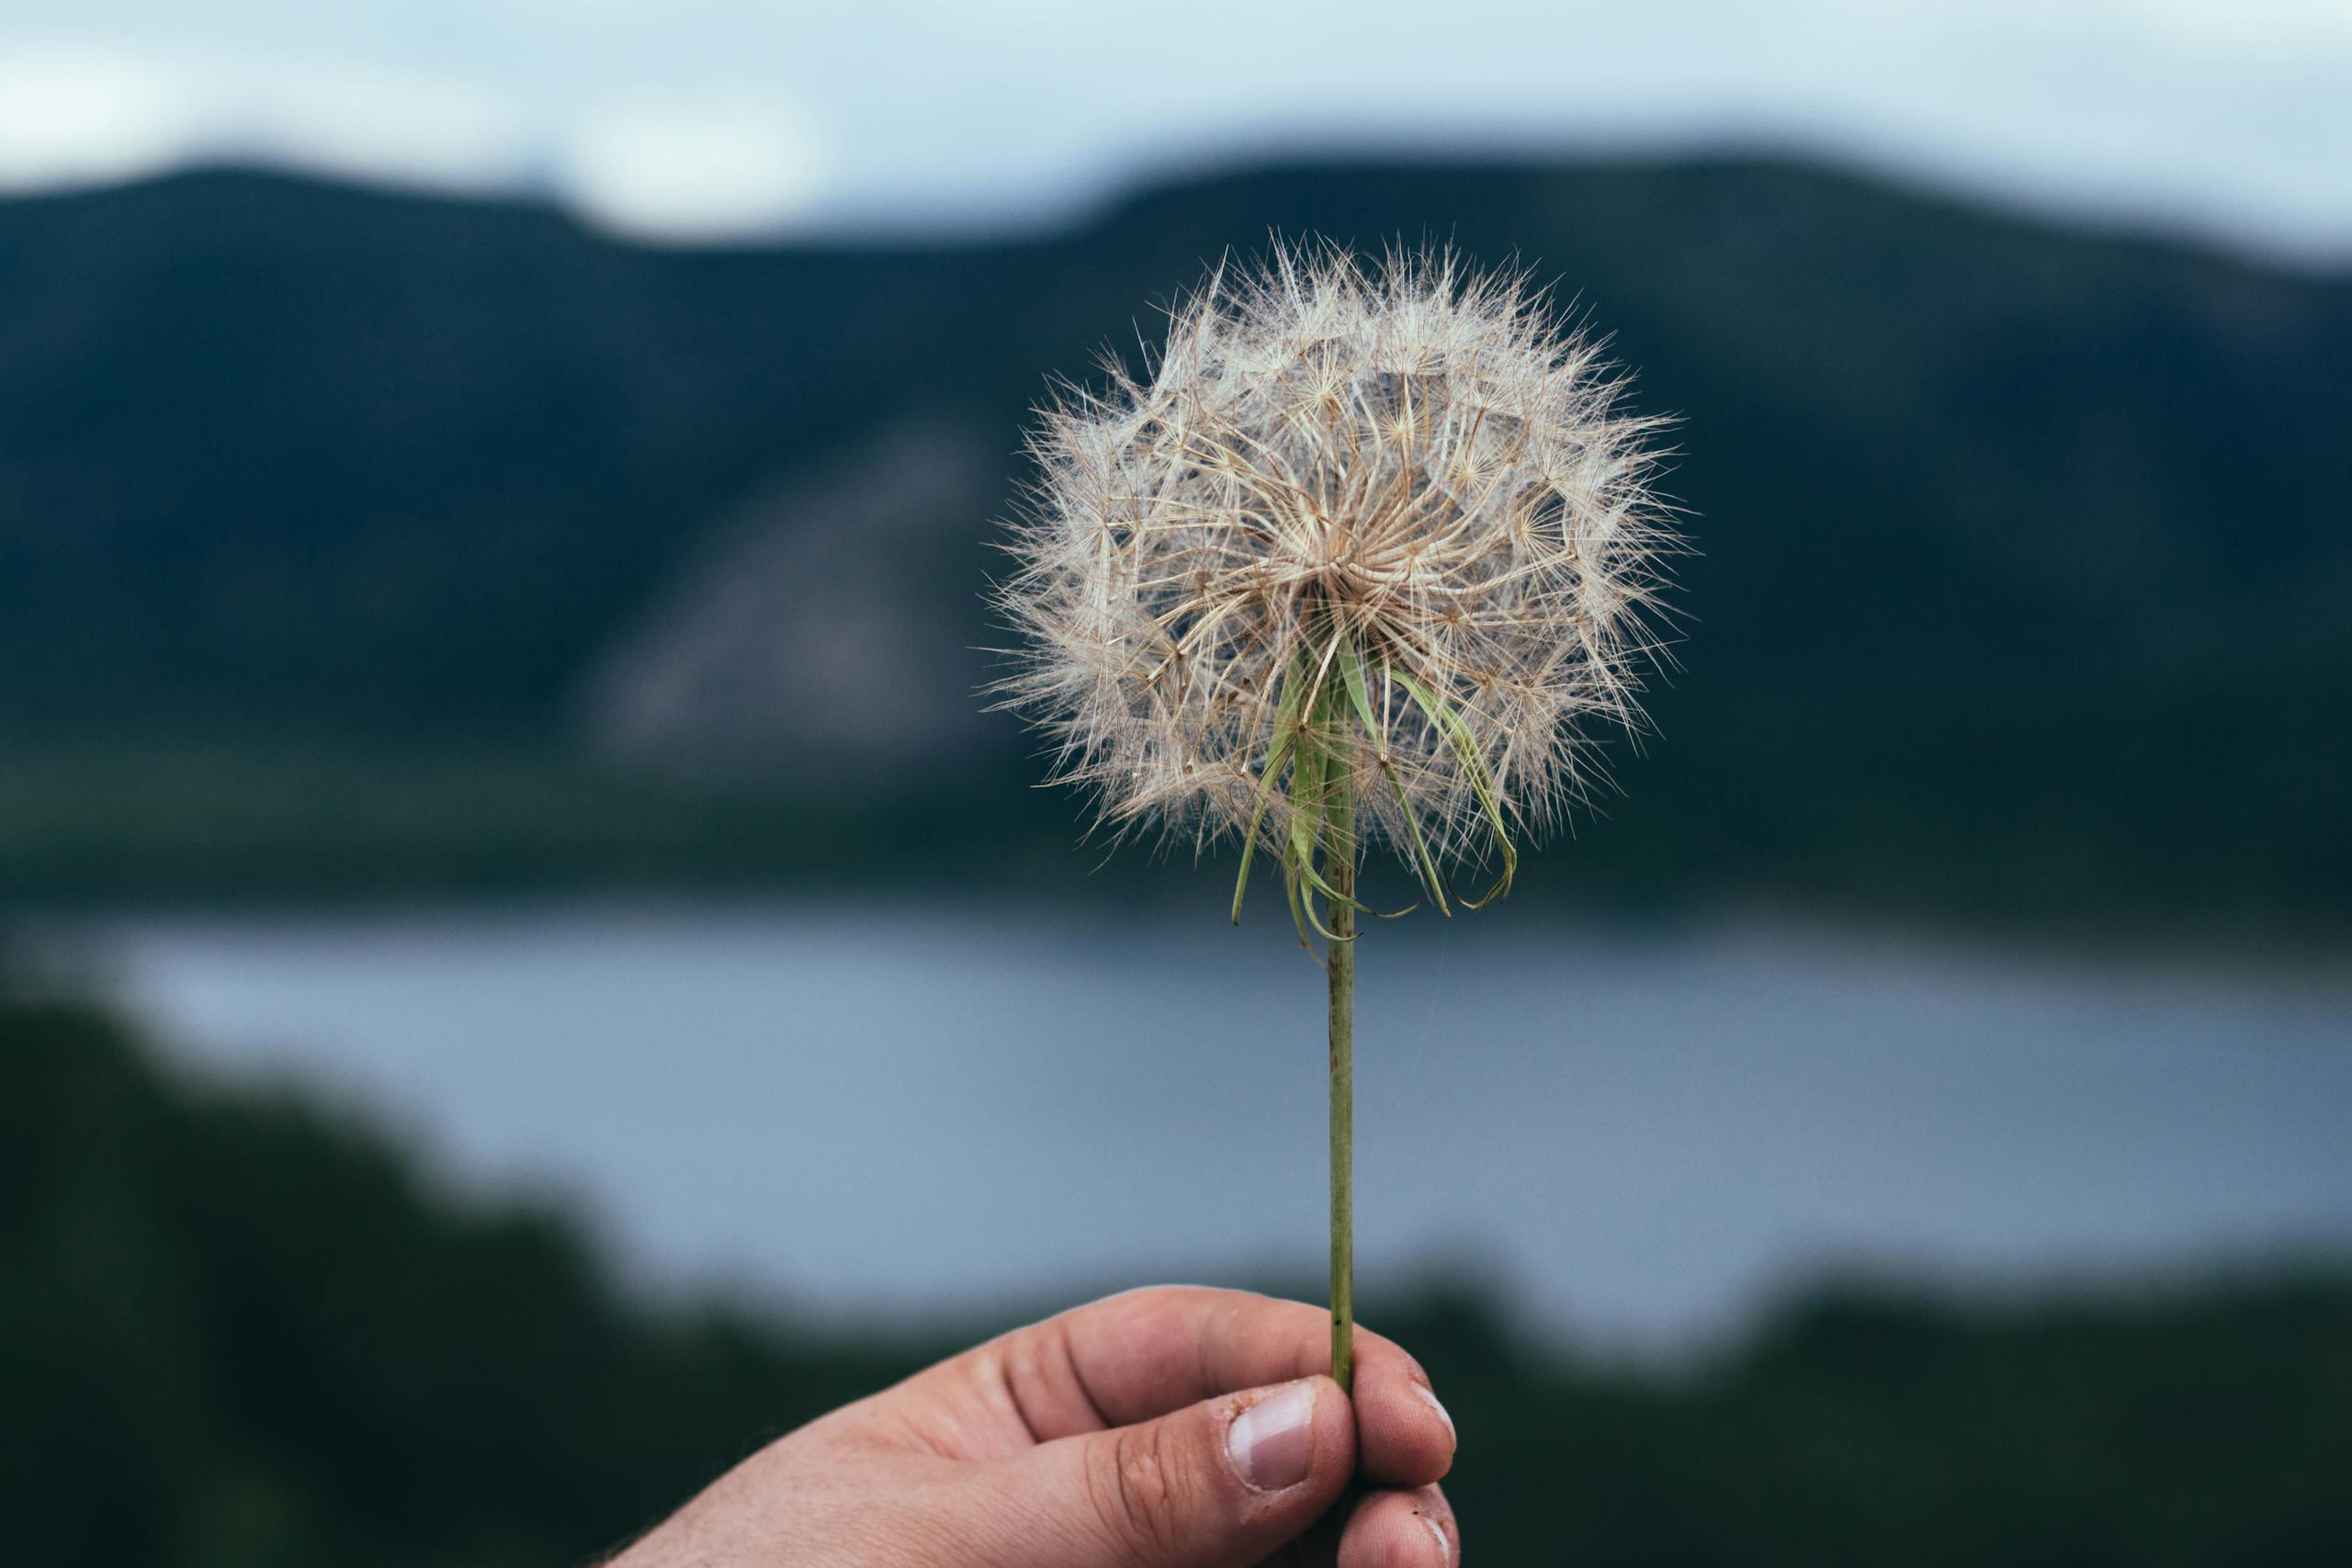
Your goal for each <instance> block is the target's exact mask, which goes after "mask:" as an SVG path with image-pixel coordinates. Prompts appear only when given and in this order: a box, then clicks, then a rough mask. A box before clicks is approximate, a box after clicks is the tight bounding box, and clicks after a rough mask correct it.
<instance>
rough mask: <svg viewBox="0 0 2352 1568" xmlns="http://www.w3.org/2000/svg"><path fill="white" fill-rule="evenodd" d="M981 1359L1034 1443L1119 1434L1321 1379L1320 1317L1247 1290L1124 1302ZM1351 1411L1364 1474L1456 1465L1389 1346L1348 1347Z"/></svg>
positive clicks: (1101, 1306) (1021, 1333) (1028, 1334)
mask: <svg viewBox="0 0 2352 1568" xmlns="http://www.w3.org/2000/svg"><path fill="white" fill-rule="evenodd" d="M991 1349H992V1350H995V1351H997V1352H998V1359H997V1363H996V1364H997V1365H998V1366H999V1367H1000V1368H1001V1371H1002V1372H1003V1375H1004V1376H1005V1377H1006V1378H1007V1380H1008V1383H1009V1386H1010V1387H1011V1388H1012V1391H1013V1401H1012V1402H1013V1404H1015V1405H1017V1406H1018V1407H1019V1408H1020V1410H1021V1411H1022V1412H1023V1415H1024V1416H1025V1417H1026V1418H1027V1420H1028V1423H1029V1427H1030V1429H1031V1431H1032V1432H1033V1433H1034V1434H1035V1437H1036V1438H1037V1439H1038V1440H1039V1441H1050V1440H1051V1439H1053V1438H1058V1437H1066V1436H1069V1435H1071V1434H1073V1433H1079V1432H1088V1431H1098V1430H1101V1429H1103V1428H1104V1427H1122V1426H1127V1425H1130V1424H1132V1423H1135V1422H1137V1421H1146V1420H1149V1419H1151V1418H1152V1417H1153V1416H1159V1415H1163V1414H1165V1413H1166V1412H1168V1411H1170V1410H1174V1409H1177V1408H1179V1407H1181V1406H1182V1405H1185V1404H1192V1403H1194V1402H1197V1401H1200V1400H1204V1399H1210V1398H1214V1397H1215V1396H1216V1395H1217V1394H1220V1393H1230V1392H1231V1391H1233V1390H1236V1389H1245V1388H1261V1387H1264V1386H1266V1385H1268V1384H1270V1383H1275V1382H1283V1381H1285V1380H1288V1379H1292V1378H1299V1377H1306V1376H1309V1375H1311V1374H1314V1373H1317V1372H1323V1371H1329V1368H1330V1365H1331V1332H1330V1318H1329V1314H1326V1313H1325V1312H1324V1310H1323V1309H1322V1308H1320V1307H1313V1306H1308V1305H1306V1304H1305V1303H1301V1302H1284V1301H1276V1300H1274V1299H1273V1298H1272V1297H1269V1296H1261V1295H1253V1294H1251V1293H1250V1292H1245V1291H1216V1290H1209V1289H1205V1288H1203V1287H1199V1286H1163V1287H1159V1288H1158V1289H1153V1290H1144V1291H1130V1292H1126V1293H1125V1294H1124V1295H1117V1296H1112V1297H1109V1298H1107V1299H1106V1300H1103V1301H1099V1302H1096V1303H1092V1304H1091V1305H1089V1306H1082V1307H1079V1308H1077V1309H1076V1310H1074V1311H1071V1312H1067V1313H1064V1314H1061V1315H1060V1316H1058V1317H1053V1318H1048V1319H1046V1321H1045V1322H1044V1323H1041V1324H1037V1325H1034V1326H1032V1327H1030V1328H1025V1329H1021V1330H1018V1331H1016V1332H1015V1333H1013V1334H1012V1335H1008V1336H1007V1337H1005V1338H1004V1339H1003V1340H1001V1341H998V1342H997V1343H996V1344H995V1345H994V1346H990V1347H983V1351H988V1350H991ZM1355 1356H1356V1373H1355V1388H1354V1404H1355V1414H1356V1427H1357V1434H1358V1437H1359V1439H1360V1444H1361V1448H1362V1463H1363V1468H1364V1471H1365V1472H1366V1473H1367V1474H1368V1475H1370V1476H1372V1477H1373V1478H1374V1479H1375V1480H1379V1481H1385V1482H1389V1483H1397V1484H1403V1485H1421V1484H1424V1483H1429V1482H1433V1481H1437V1480H1439V1479H1441V1478H1442V1477H1443V1476H1444V1474H1445V1472H1446V1471H1447V1469H1448V1468H1449V1467H1450V1466H1451V1465H1452V1464H1453V1446H1454V1435H1453V1421H1452V1420H1451V1419H1449V1418H1448V1417H1447V1416H1446V1414H1445V1407H1444V1406H1443V1405H1442V1404H1439V1403H1438V1400H1437V1395H1436V1394H1435V1393H1433V1392H1432V1391H1431V1389H1430V1380H1429V1374H1428V1373H1426V1372H1424V1371H1422V1370H1421V1367H1420V1363H1419V1362H1418V1361H1416V1360H1414V1359H1413V1358H1412V1357H1410V1356H1408V1355H1407V1354H1406V1353H1405V1351H1404V1350H1403V1349H1402V1348H1399V1347H1398V1346H1397V1345H1396V1344H1395V1343H1394V1342H1393V1341H1390V1340H1388V1339H1385V1338H1383V1337H1381V1336H1379V1335H1377V1334H1374V1333H1372V1332H1371V1331H1369V1330H1367V1329H1363V1328H1361V1327H1360V1328H1358V1329H1357V1330H1356V1336H1355Z"/></svg>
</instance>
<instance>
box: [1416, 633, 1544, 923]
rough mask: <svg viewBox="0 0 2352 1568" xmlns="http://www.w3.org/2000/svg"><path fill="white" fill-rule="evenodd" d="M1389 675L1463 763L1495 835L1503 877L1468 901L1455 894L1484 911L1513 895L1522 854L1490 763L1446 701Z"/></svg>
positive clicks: (1468, 728)
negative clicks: (1497, 794) (1514, 840)
mask: <svg viewBox="0 0 2352 1568" xmlns="http://www.w3.org/2000/svg"><path fill="white" fill-rule="evenodd" d="M1390 672H1391V673H1392V674H1394V675H1395V676H1396V678H1397V684H1398V685H1400V686H1402V687H1404V688H1405V692H1406V694H1407V695H1408V696H1410V697H1411V698H1412V699H1413V701H1414V702H1415V703H1417V704H1418V705H1419V706H1420V710H1421V711H1422V712H1423V713H1425V714H1427V715H1428V716H1429V719H1430V724H1431V725H1432V726H1434V727H1435V728H1436V729H1437V732H1438V733H1439V734H1440V735H1442V736H1443V737H1444V738H1445V739H1446V740H1447V741H1448V743H1450V744H1451V745H1452V746H1453V754H1454V756H1455V757H1456V758H1457V759H1458V760H1459V761H1461V763H1462V771H1463V773H1464V774H1466V775H1468V777H1469V780H1470V788H1471V790H1472V791H1473V792H1474V793H1476V795H1477V797H1478V806H1479V808H1480V809H1481V810H1482V811H1484V812H1485V813H1486V816H1487V827H1488V828H1489V829H1491V830H1492V831H1493V833H1494V835H1495V848H1496V849H1497V850H1498V852H1500V853H1501V855H1502V862H1503V874H1502V875H1501V876H1500V877H1498V878H1497V879H1496V882H1495V885H1494V886H1492V887H1489V888H1488V889H1487V891H1486V893H1485V894H1484V895H1483V896H1482V897H1477V898H1466V897H1463V896H1462V895H1461V893H1459V892H1458V891H1457V892H1456V893H1455V894H1454V897H1455V898H1457V899H1458V900H1460V902H1461V904H1462V905H1463V907H1464V908H1469V909H1483V908H1486V907H1487V905H1488V904H1491V903H1493V902H1494V901H1495V900H1496V899H1497V898H1499V897H1503V896H1504V895H1505V894H1508V893H1509V892H1510V884H1511V878H1512V877H1514V876H1516V875H1517V874H1518V873H1519V851H1518V850H1516V849H1515V848H1513V847H1512V845H1511V841H1510V829H1509V828H1508V827H1507V826H1505V824H1504V822H1503V812H1502V805H1501V803H1500V802H1499V801H1498V800H1497V799H1496V798H1495V785H1494V779H1493V776H1492V775H1491V774H1489V773H1487V760H1486V758H1484V757H1482V756H1480V755H1479V754H1478V741H1477V738H1476V736H1474V735H1472V734H1471V733H1470V727H1469V726H1468V725H1466V724H1464V723H1463V722H1462V716H1461V715H1460V714H1457V713H1455V712H1454V711H1453V708H1452V707H1451V706H1450V705H1447V704H1446V703H1445V701H1444V700H1443V699H1442V698H1439V697H1436V696H1432V695H1431V694H1430V692H1429V691H1428V690H1427V689H1426V688H1425V687H1423V686H1422V685H1421V683H1420V682H1418V681H1416V680H1414V679H1413V678H1412V677H1411V676H1410V675H1408V674H1407V673H1405V671H1402V670H1392V671H1390Z"/></svg>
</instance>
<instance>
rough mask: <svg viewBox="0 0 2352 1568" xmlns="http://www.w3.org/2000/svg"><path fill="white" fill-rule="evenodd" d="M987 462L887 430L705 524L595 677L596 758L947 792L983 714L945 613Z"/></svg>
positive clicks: (924, 426)
mask: <svg viewBox="0 0 2352 1568" xmlns="http://www.w3.org/2000/svg"><path fill="white" fill-rule="evenodd" d="M1000 488H1001V465H1000V464H998V463H995V462H992V461H991V460H989V457H988V455H987V454H986V452H985V451H984V450H983V449H982V448H981V446H980V445H979V443H978V441H977V440H976V439H975V438H974V437H973V436H971V435H970V434H967V433H965V432H963V431H960V430H957V429H956V428H954V427H952V426H950V425H947V424H944V423H920V424H909V425H900V426H897V427H894V428H892V429H889V430H888V431H886V432H885V433H883V434H881V435H879V436H878V437H876V439H875V440H873V441H871V442H870V443H868V444H866V445H865V446H862V447H860V448H858V449H857V450H855V451H853V452H850V453H848V454H845V455H843V456H842V457H839V458H838V459H834V460H831V461H824V462H820V463H818V464H815V465H812V467H811V469H810V471H809V472H807V473H805V474H804V475H802V476H801V477H798V478H796V479H791V480H788V481H785V482H781V483H778V484H775V485H774V486H772V487H769V488H768V489H766V490H764V491H763V492H762V493H760V494H759V495H758V496H756V497H755V498H754V499H753V500H752V501H751V502H747V503H746V504H745V505H744V506H743V507H742V508H741V510H740V511H739V512H738V513H736V514H735V515H733V516H732V517H731V518H730V519H729V520H728V521H727V522H725V523H723V524H722V525H719V526H718V527H717V528H715V529H713V530H711V531H710V534H709V536H708V538H707V540H706V541H705V542H704V543H703V544H702V545H700V546H699V547H696V548H695V550H693V551H692V552H691V553H690V554H689V555H688V556H687V558H685V559H684V561H683V562H681V563H680V565H679V567H678V569H677V570H675V571H674V572H673V574H672V575H671V576H670V578H669V579H668V580H667V581H665V582H663V583H662V584H661V585H660V586H659V587H658V588H657V589H656V590H655V591H654V592H652V594H651V595H650V599H649V604H648V606H647V608H646V609H645V611H644V612H643V613H642V614H641V615H639V616H638V617H636V618H635V619H634V620H633V621H632V622H631V623H630V624H629V625H628V627H627V628H626V629H625V630H624V631H623V632H622V633H621V634H620V635H619V636H618V637H616V639H615V640H614V642H613V643H612V645H611V646H610V647H609V648H608V649H605V651H604V652H603V653H602V654H600V655H599V656H598V657H597V659H596V660H594V663H593V665H592V666H591V668H590V670H589V671H588V673H587V675H586V677H585V679H584V680H583V681H582V684H581V688H580V691H579V693H578V694H577V696H576V698H575V700H574V715H575V723H576V725H577V727H578V731H579V733H580V735H581V737H582V740H583V742H584V743H585V744H586V746H587V747H588V748H589V750H591V751H592V752H594V754H595V755H596V756H598V757H600V758H603V759H605V760H606V761H614V762H617V763H621V764H623V765H627V766H633V767H647V768H652V769H657V770H661V771H664V772H679V773H730V772H731V773H758V774H763V775H781V776H784V777H787V778H794V777H797V778H799V779H804V780H809V781H821V780H826V779H834V780H839V779H845V778H849V777H854V776H874V775H876V773H880V774H885V775H889V776H895V777H899V778H901V779H903V778H904V777H905V776H906V775H907V774H908V773H910V772H912V771H920V772H921V773H922V774H923V775H925V776H926V777H928V778H930V779H932V780H933V781H937V782H946V781H947V780H948V779H950V778H952V776H953V775H954V774H955V773H957V772H958V771H962V770H968V769H969V768H970V767H971V766H972V764H973V761H974V759H975V757H976V756H977V755H978V752H979V751H980V750H982V749H983V748H985V747H988V746H989V745H992V744H993V745H996V746H999V747H1001V744H1002V743H1003V741H1004V740H1005V739H1006V736H1007V734H1008V732H1009V728H1008V727H1005V726H1003V725H1001V723H1000V724H998V725H990V724H989V723H987V721H986V720H985V717H984V716H983V714H982V712H981V704H980V702H979V700H978V698H977V696H976V695H975V694H974V689H975V687H976V686H977V684H978V682H979V681H980V680H981V679H983V678H984V671H985V663H984V660H983V657H982V656H981V655H980V654H979V653H978V651H977V650H976V649H974V647H973V641H972V637H970V635H968V634H969V633H970V632H971V630H972V629H973V628H972V626H971V624H970V623H969V622H968V621H967V620H966V619H964V618H960V617H957V616H954V615H942V614H941V613H940V611H941V607H942V606H943V605H952V604H956V589H957V588H960V587H964V586H965V585H966V581H967V566H968V563H969V561H970V558H971V542H972V541H973V540H974V539H977V538H978V537H981V536H983V535H984V533H985V531H986V528H987V525H988V520H989V513H990V509H991V508H992V507H994V506H996V505H998V504H1000V503H1001V495H1000V493H999V491H1000Z"/></svg>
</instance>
